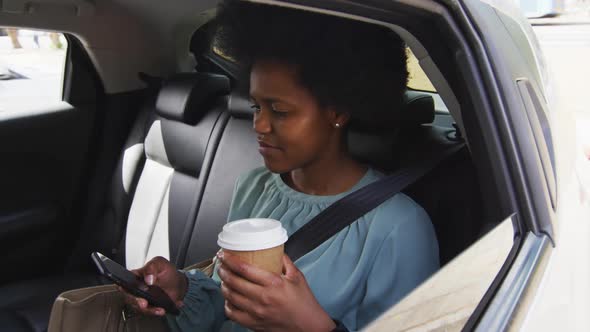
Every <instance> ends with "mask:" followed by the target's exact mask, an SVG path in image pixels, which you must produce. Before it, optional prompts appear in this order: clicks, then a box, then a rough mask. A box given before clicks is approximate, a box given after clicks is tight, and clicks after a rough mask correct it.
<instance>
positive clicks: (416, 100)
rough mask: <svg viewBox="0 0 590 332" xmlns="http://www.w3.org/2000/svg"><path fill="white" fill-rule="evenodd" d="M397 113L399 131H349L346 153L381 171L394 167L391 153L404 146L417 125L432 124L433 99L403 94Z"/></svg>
mask: <svg viewBox="0 0 590 332" xmlns="http://www.w3.org/2000/svg"><path fill="white" fill-rule="evenodd" d="M403 98H404V99H403V101H404V104H403V107H402V111H401V112H400V121H399V127H398V128H399V130H390V131H367V130H360V131H357V130H353V129H351V130H349V131H348V137H347V142H348V149H349V151H350V153H351V154H352V155H353V156H354V157H355V158H356V159H358V160H361V161H363V162H366V163H369V164H371V165H373V166H375V167H378V168H382V169H384V170H388V169H390V168H391V167H392V166H393V165H395V163H396V162H398V161H397V158H399V155H396V154H395V153H394V151H395V150H397V149H398V147H399V146H403V145H408V144H410V142H408V141H407V137H404V136H405V135H407V133H409V132H416V131H419V130H420V127H421V125H423V124H430V123H432V121H434V99H433V98H432V96H430V95H428V94H425V93H421V92H415V91H406V92H405V93H404V97H403Z"/></svg>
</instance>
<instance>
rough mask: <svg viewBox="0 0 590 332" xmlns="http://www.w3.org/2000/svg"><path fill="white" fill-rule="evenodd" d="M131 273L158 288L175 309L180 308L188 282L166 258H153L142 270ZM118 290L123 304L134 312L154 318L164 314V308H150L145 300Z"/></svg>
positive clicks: (121, 289)
mask: <svg viewBox="0 0 590 332" xmlns="http://www.w3.org/2000/svg"><path fill="white" fill-rule="evenodd" d="M131 272H133V273H134V274H136V275H138V276H139V277H141V278H143V280H144V282H145V283H146V284H147V285H149V286H152V285H153V286H158V287H160V288H161V289H162V290H163V291H164V292H165V293H166V294H168V296H169V297H170V298H171V299H172V301H174V303H175V304H176V306H177V307H179V308H180V307H182V305H183V303H182V299H184V296H185V294H186V292H187V289H188V281H187V278H186V276H185V275H184V274H183V273H182V272H180V271H178V270H177V269H176V267H175V266H174V265H173V264H172V263H170V262H169V261H168V260H167V259H166V258H163V257H154V258H153V259H152V260H150V261H149V262H147V263H146V264H145V265H144V266H143V267H142V268H139V269H137V270H131ZM119 290H120V291H121V292H123V294H124V295H125V303H127V305H128V306H130V307H131V308H132V309H133V310H135V311H136V312H138V313H141V314H144V315H154V316H163V315H165V314H166V310H164V308H160V307H153V306H150V305H149V304H148V301H147V300H146V299H144V298H140V297H136V296H134V295H132V294H130V293H128V292H127V291H125V290H124V289H123V288H121V287H119Z"/></svg>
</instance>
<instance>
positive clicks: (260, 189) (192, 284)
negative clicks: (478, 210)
mask: <svg viewBox="0 0 590 332" xmlns="http://www.w3.org/2000/svg"><path fill="white" fill-rule="evenodd" d="M381 177H383V175H382V174H381V173H379V172H377V171H375V170H373V169H369V170H368V171H367V173H366V174H365V176H364V177H363V178H362V179H361V180H360V181H359V182H358V183H357V184H356V185H355V186H354V187H353V188H351V189H350V190H349V191H347V192H344V193H341V194H338V195H332V196H315V195H308V194H304V193H301V192H298V191H296V190H294V189H292V188H291V187H289V186H288V185H286V184H285V183H284V182H283V180H282V178H281V176H280V175H279V174H273V173H271V172H270V171H268V170H267V169H266V168H257V169H255V170H253V171H251V172H249V173H247V174H244V175H243V176H241V177H240V178H239V179H238V181H237V183H236V187H235V190H234V195H233V199H232V204H231V207H230V212H229V217H228V220H229V221H232V220H237V219H243V218H252V217H264V218H273V219H276V220H280V221H281V223H282V224H283V227H284V228H285V229H286V230H287V233H288V234H289V235H291V234H293V233H294V232H295V231H296V230H297V229H299V228H300V227H301V226H303V225H304V224H305V223H307V222H308V221H309V220H311V219H312V218H313V217H315V216H316V215H317V214H318V213H319V212H320V211H322V210H323V209H325V208H327V207H328V206H329V205H331V204H332V203H334V202H335V201H337V200H338V199H340V198H342V197H344V196H346V195H348V194H349V193H351V192H353V191H355V190H357V189H360V188H362V187H363V186H366V185H367V184H369V183H371V182H373V181H376V180H378V179H379V178H381ZM295 265H296V266H297V267H298V268H299V269H300V270H301V271H302V272H303V274H304V275H305V278H306V280H307V282H308V284H309V286H310V288H311V290H312V291H313V294H314V295H315V297H316V299H317V301H318V302H319V303H320V305H321V306H322V308H324V310H325V311H326V312H327V313H328V314H329V315H330V317H332V318H334V319H337V320H339V321H341V322H342V323H343V324H344V325H345V326H346V327H347V328H348V329H349V330H351V331H354V330H359V329H362V328H363V327H365V326H366V325H367V324H368V323H370V322H371V321H373V320H374V319H375V318H377V317H378V316H379V315H380V314H382V313H383V312H384V311H385V310H387V309H388V308H390V307H391V306H392V305H394V304H395V303H397V302H398V301H399V300H401V299H402V298H403V297H404V296H405V295H406V294H407V293H409V292H410V291H411V290H412V289H414V288H415V287H416V286H418V285H419V284H420V283H421V282H423V281H424V280H425V279H426V278H428V277H429V276H430V275H431V274H433V273H434V272H435V271H436V270H437V269H438V267H439V261H438V243H437V240H436V236H435V233H434V229H433V226H432V224H431V222H430V219H429V218H428V215H427V214H426V212H425V211H424V210H423V209H422V208H421V207H420V206H419V205H418V204H416V203H415V202H414V201H413V200H412V199H410V198H409V197H407V196H406V195H404V194H397V195H395V196H394V197H392V198H390V199H389V200H387V201H385V202H384V203H382V204H381V205H380V206H378V207H377V208H375V209H373V210H372V211H370V212H369V213H367V214H365V215H364V216H363V217H361V218H359V219H358V220H357V221H356V222H354V223H352V224H351V225H350V226H348V227H346V228H344V229H343V230H341V231H340V232H338V233H337V234H336V235H334V236H332V237H331V238H330V239H328V240H327V241H326V242H324V243H323V244H321V245H320V246H318V247H317V248H315V249H314V250H312V251H311V252H309V253H307V254H306V255H304V256H303V257H301V258H299V259H298V260H297V261H296V262H295ZM187 276H188V279H189V288H188V292H187V295H186V296H185V298H184V304H185V305H184V307H183V308H181V314H180V315H178V316H167V319H168V323H169V325H170V328H171V329H172V330H173V331H218V330H219V329H220V328H221V326H222V325H223V324H224V322H225V321H226V320H227V318H226V317H225V314H224V307H223V306H224V299H223V296H222V295H221V291H220V288H219V284H220V281H219V278H218V277H217V275H214V276H213V278H207V277H206V276H205V275H203V273H201V272H200V271H190V272H188V273H187ZM227 324H231V325H232V331H245V330H246V329H245V328H243V327H241V326H239V325H238V324H236V323H233V322H231V321H227Z"/></svg>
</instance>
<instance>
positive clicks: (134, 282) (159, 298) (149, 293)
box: [92, 252, 180, 315]
mask: <svg viewBox="0 0 590 332" xmlns="http://www.w3.org/2000/svg"><path fill="white" fill-rule="evenodd" d="M92 259H93V260H94V263H95V264H96V266H97V267H98V270H99V271H100V273H101V274H102V275H104V276H105V277H107V278H109V279H111V280H112V281H114V282H115V283H116V284H117V285H119V286H121V287H123V288H124V289H125V290H127V291H128V292H130V293H131V294H133V295H135V296H138V297H142V298H144V299H146V300H147V301H148V303H149V304H150V305H152V306H156V307H162V308H164V309H166V312H168V313H171V314H174V315H178V314H179V313H180V312H179V311H178V308H176V305H175V304H174V302H173V301H172V300H171V299H170V297H168V295H167V294H166V293H165V292H164V291H163V290H162V289H161V288H159V287H157V286H148V285H147V284H146V283H145V282H143V280H142V279H141V278H140V277H138V276H136V275H135V274H133V273H132V272H131V271H129V270H127V269H126V268H124V267H123V266H121V265H120V264H118V263H117V262H115V261H113V260H111V259H109V258H108V257H106V256H104V255H102V254H101V253H98V252H95V253H93V254H92Z"/></svg>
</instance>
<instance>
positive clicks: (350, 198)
mask: <svg viewBox="0 0 590 332" xmlns="http://www.w3.org/2000/svg"><path fill="white" fill-rule="evenodd" d="M464 146H465V143H459V144H455V145H453V146H451V147H450V148H447V149H445V150H443V151H442V152H440V153H437V154H435V155H434V156H433V157H432V158H430V159H428V160H426V161H423V162H421V163H418V164H417V165H413V166H410V167H404V168H402V169H400V170H398V171H396V172H395V173H393V174H391V175H388V176H386V177H385V178H383V179H381V180H379V181H375V182H373V183H371V184H368V185H366V186H365V187H363V188H361V189H358V190H356V191H354V192H353V193H351V194H349V195H347V196H345V197H343V198H341V199H339V200H338V201H336V202H334V203H332V205H330V206H329V207H327V208H326V209H324V210H323V211H322V212H320V213H319V214H318V215H317V216H315V217H314V218H313V219H312V220H310V221H309V222H307V223H306V224H305V225H303V226H302V227H301V228H299V229H298V230H297V231H296V232H295V233H293V234H292V235H291V236H290V237H289V239H288V240H287V243H285V252H286V253H287V255H288V256H289V258H291V260H292V261H293V262H294V261H296V260H297V259H299V258H300V257H302V256H303V255H305V254H307V253H308V252H310V251H312V250H313V249H315V248H316V247H318V246H319V245H320V244H322V243H324V242H325V241H326V240H328V239H329V238H331V237H332V236H333V235H334V234H336V233H338V232H339V231H340V230H342V229H344V228H345V227H347V226H348V225H350V224H352V223H353V222H354V221H355V220H357V219H359V218H360V217H362V216H363V215H365V214H366V213H367V212H369V211H371V210H373V209H374V208H376V207H377V206H379V205H380V204H381V203H383V202H385V201H386V200H387V199H389V198H390V197H393V196H394V195H395V194H397V193H399V192H400V191H402V190H404V189H405V188H406V187H408V186H409V185H411V184H412V183H414V182H416V181H417V180H418V179H420V178H421V177H423V176H424V175H426V174H427V173H428V172H430V171H431V170H432V169H434V167H436V166H437V165H438V164H440V163H441V162H442V161H444V160H446V159H448V158H449V157H450V156H452V155H454V154H455V153H456V152H458V151H459V150H461V149H462V148H463V147H464Z"/></svg>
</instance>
